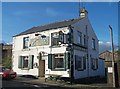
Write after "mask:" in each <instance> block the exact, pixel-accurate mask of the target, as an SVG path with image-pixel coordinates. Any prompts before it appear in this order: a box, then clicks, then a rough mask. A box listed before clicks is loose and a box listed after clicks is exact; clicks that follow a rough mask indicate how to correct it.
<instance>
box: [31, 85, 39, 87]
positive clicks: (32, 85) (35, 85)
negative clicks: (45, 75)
mask: <svg viewBox="0 0 120 89" xmlns="http://www.w3.org/2000/svg"><path fill="white" fill-rule="evenodd" d="M32 86H34V87H40V86H38V85H32Z"/></svg>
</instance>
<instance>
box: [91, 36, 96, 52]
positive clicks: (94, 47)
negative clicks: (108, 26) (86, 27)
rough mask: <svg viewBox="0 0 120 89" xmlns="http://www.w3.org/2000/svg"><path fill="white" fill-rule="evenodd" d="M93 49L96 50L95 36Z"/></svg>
mask: <svg viewBox="0 0 120 89" xmlns="http://www.w3.org/2000/svg"><path fill="white" fill-rule="evenodd" d="M92 49H93V50H96V43H95V39H94V38H92Z"/></svg>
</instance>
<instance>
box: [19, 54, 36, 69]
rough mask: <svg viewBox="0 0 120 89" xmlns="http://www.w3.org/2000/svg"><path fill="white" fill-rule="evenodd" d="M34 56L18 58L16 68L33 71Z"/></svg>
mask: <svg viewBox="0 0 120 89" xmlns="http://www.w3.org/2000/svg"><path fill="white" fill-rule="evenodd" d="M33 62H34V56H33V55H30V56H19V58H18V68H21V69H33Z"/></svg>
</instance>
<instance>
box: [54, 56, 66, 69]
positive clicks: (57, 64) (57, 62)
mask: <svg viewBox="0 0 120 89" xmlns="http://www.w3.org/2000/svg"><path fill="white" fill-rule="evenodd" d="M53 68H54V69H64V54H54V57H53Z"/></svg>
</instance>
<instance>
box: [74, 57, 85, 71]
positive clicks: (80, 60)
mask: <svg viewBox="0 0 120 89" xmlns="http://www.w3.org/2000/svg"><path fill="white" fill-rule="evenodd" d="M75 69H76V70H79V71H80V70H85V69H86V57H85V56H78V55H75Z"/></svg>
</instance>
